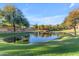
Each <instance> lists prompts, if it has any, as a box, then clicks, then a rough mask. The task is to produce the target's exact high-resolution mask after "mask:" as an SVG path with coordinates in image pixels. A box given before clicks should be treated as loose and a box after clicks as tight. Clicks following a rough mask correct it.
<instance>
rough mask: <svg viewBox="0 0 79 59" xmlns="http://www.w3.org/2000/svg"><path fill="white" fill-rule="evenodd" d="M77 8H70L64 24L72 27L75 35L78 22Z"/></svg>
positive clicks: (78, 13)
mask: <svg viewBox="0 0 79 59" xmlns="http://www.w3.org/2000/svg"><path fill="white" fill-rule="evenodd" d="M78 20H79V9H74V10H72V11H71V12H70V13H69V15H68V16H67V17H66V19H65V21H64V24H65V25H66V26H69V27H71V26H72V27H73V28H74V34H75V36H76V24H77V23H79V21H78Z"/></svg>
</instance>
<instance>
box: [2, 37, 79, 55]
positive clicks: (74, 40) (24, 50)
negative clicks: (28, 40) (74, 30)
mask: <svg viewBox="0 0 79 59" xmlns="http://www.w3.org/2000/svg"><path fill="white" fill-rule="evenodd" d="M0 55H11V56H17V55H18V56H37V55H38V56H39V55H41V56H42V55H43V56H72V55H73V56H77V55H78V56H79V37H78V36H77V37H63V38H61V39H58V40H54V41H50V42H46V43H38V44H35V45H28V44H13V43H12V44H9V43H0Z"/></svg>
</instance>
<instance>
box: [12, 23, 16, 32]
mask: <svg viewBox="0 0 79 59" xmlns="http://www.w3.org/2000/svg"><path fill="white" fill-rule="evenodd" d="M13 31H14V32H16V26H15V24H14V23H13Z"/></svg>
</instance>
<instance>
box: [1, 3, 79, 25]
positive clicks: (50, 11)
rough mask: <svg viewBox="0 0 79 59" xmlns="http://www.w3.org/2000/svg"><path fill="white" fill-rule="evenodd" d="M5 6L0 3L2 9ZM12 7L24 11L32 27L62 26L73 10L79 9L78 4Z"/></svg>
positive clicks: (31, 4) (26, 4) (30, 4)
mask: <svg viewBox="0 0 79 59" xmlns="http://www.w3.org/2000/svg"><path fill="white" fill-rule="evenodd" d="M5 5H6V4H5V3H0V8H2V7H4V6H5ZM12 5H14V6H15V7H17V8H19V9H20V10H22V12H23V14H24V15H25V17H26V18H27V19H28V21H29V22H30V24H31V25H34V24H39V25H40V24H45V25H55V24H60V23H62V22H63V21H64V18H65V17H66V16H67V15H68V13H69V12H70V11H71V10H72V9H74V8H79V4H77V3H16V4H12Z"/></svg>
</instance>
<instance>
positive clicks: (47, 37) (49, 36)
mask: <svg viewBox="0 0 79 59" xmlns="http://www.w3.org/2000/svg"><path fill="white" fill-rule="evenodd" d="M69 35H70V34H66V33H39V32H37V33H26V34H24V35H12V36H8V37H6V38H4V39H2V41H4V42H7V43H18V44H27V43H29V44H31V43H40V42H48V41H51V40H57V39H58V38H61V37H63V36H69Z"/></svg>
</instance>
